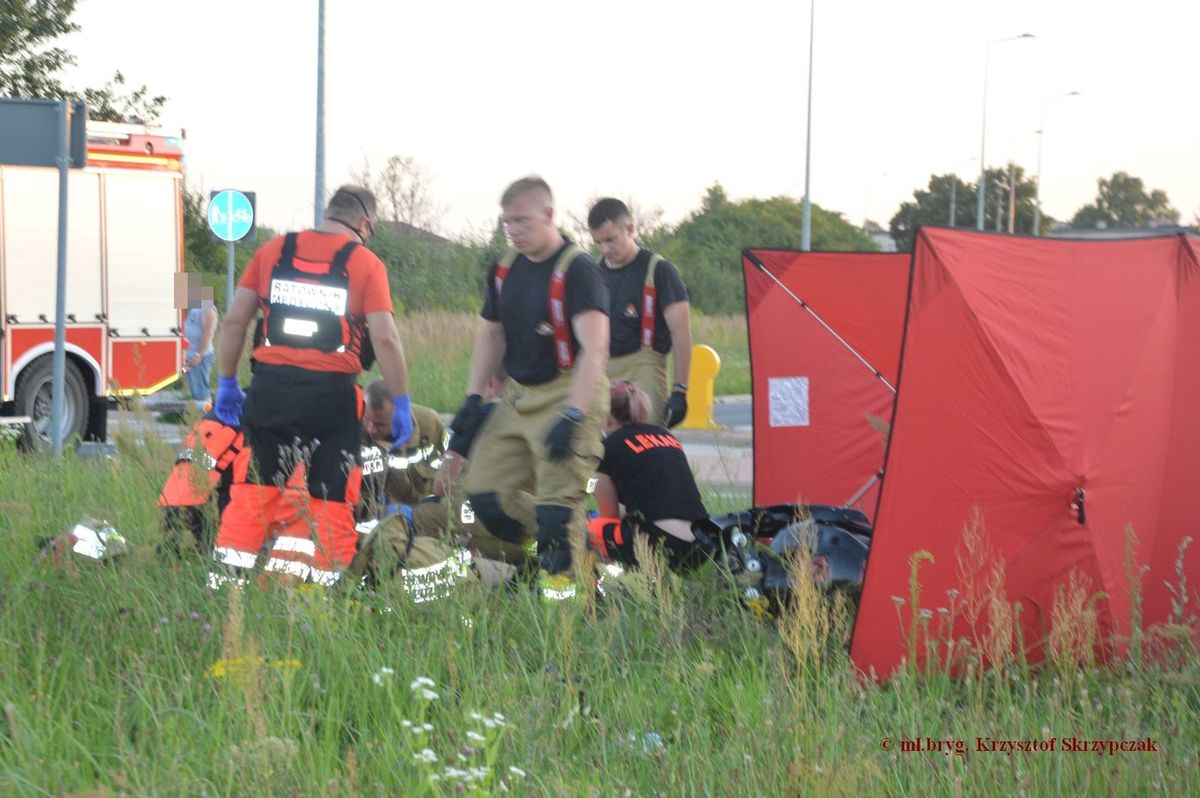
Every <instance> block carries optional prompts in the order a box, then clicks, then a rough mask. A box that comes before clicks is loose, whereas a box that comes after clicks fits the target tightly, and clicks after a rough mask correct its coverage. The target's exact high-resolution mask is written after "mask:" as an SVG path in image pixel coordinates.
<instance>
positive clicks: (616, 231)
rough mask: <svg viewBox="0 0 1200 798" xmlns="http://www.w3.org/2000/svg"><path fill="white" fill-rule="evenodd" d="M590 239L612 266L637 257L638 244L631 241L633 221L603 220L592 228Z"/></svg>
mask: <svg viewBox="0 0 1200 798" xmlns="http://www.w3.org/2000/svg"><path fill="white" fill-rule="evenodd" d="M592 240H593V241H595V242H596V246H598V247H599V248H600V254H601V255H603V256H604V259H605V260H606V261H608V262H609V264H611V265H613V266H618V267H620V266H626V265H628V264H629V263H631V262H632V261H633V259H634V258H636V257H637V254H638V246H637V244H635V243H634V241H633V222H625V223H624V224H617V223H615V222H605V223H604V224H602V225H600V226H599V227H597V228H596V229H594V230H592Z"/></svg>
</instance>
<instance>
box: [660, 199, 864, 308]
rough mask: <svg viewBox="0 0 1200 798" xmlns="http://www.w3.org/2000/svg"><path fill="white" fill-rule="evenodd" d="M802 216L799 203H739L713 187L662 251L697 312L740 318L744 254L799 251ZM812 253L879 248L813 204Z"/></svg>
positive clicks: (761, 201)
mask: <svg viewBox="0 0 1200 798" xmlns="http://www.w3.org/2000/svg"><path fill="white" fill-rule="evenodd" d="M803 215H804V211H803V207H802V205H801V203H800V201H799V200H794V199H791V198H789V197H773V198H771V199H765V200H763V199H751V200H744V201H741V202H735V201H733V200H731V199H729V197H728V196H727V195H726V194H725V190H724V189H723V188H721V186H720V184H714V185H713V186H711V187H710V188H709V189H708V191H707V192H706V193H705V197H704V199H703V200H702V203H701V209H700V210H699V211H697V212H696V213H694V214H693V215H692V216H691V217H690V218H689V219H687V220H686V221H684V222H683V223H682V224H680V225H679V226H678V227H677V228H676V229H675V231H674V233H673V234H672V235H671V236H670V237H669V238H668V239H666V241H664V242H663V244H662V246H661V248H660V250H659V251H660V252H661V253H662V255H663V256H664V257H666V258H667V259H668V260H670V261H671V262H672V263H674V264H675V265H676V266H677V267H678V268H679V271H680V273H681V274H682V275H683V278H684V281H685V282H686V283H687V286H688V294H689V296H690V299H691V303H692V306H693V307H695V308H698V309H699V310H702V311H704V312H705V313H741V312H743V311H744V310H745V300H744V298H743V297H744V287H743V284H742V270H741V268H740V264H741V260H742V258H741V253H742V249H743V248H745V247H747V246H758V247H780V248H789V249H799V248H800V243H801V242H800V238H801V235H800V233H801V226H802V224H803ZM812 248H813V249H817V250H874V249H875V248H876V247H875V244H874V242H872V241H871V239H870V238H868V237H867V236H866V235H865V234H864V233H863V232H862V230H860V229H858V228H857V227H855V226H854V225H852V224H850V223H849V222H847V221H846V220H845V219H843V218H842V216H841V214H838V213H833V212H831V211H827V210H824V209H823V208H820V207H819V206H817V205H813V206H812Z"/></svg>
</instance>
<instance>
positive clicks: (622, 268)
mask: <svg viewBox="0 0 1200 798" xmlns="http://www.w3.org/2000/svg"><path fill="white" fill-rule="evenodd" d="M588 227H589V228H590V229H591V232H592V240H593V241H594V242H595V243H596V246H598V247H599V248H600V254H601V255H602V256H603V258H602V259H601V261H600V266H601V270H602V271H603V273H604V275H605V277H607V278H608V291H609V296H610V305H609V331H610V332H609V334H610V338H609V345H608V348H609V361H608V376H609V377H610V378H611V379H614V380H616V379H626V380H630V381H631V382H633V383H634V384H635V385H637V386H638V387H639V388H641V389H642V390H643V391H645V392H646V395H647V396H649V397H650V419H651V420H652V421H654V422H655V423H662V424H663V425H664V426H666V427H674V426H675V425H676V424H678V423H679V422H681V421H683V417H684V416H686V415H687V387H688V386H687V383H688V371H689V370H690V369H691V364H692V327H691V306H690V305H689V304H688V295H687V288H686V287H685V286H684V284H683V280H682V279H681V278H680V276H679V271H678V270H677V269H676V268H675V267H674V266H672V265H671V263H670V262H669V261H666V260H663V259H662V257H661V256H659V255H656V254H654V253H653V252H651V251H650V250H648V249H646V248H644V247H639V246H638V244H637V242H636V241H634V238H633V237H634V235H635V234H636V232H637V230H636V228H635V226H634V223H633V217H632V216H631V215H630V213H629V208H628V207H626V205H625V203H624V202H621V200H619V199H613V198H612V197H606V198H605V199H602V200H600V201H599V202H597V203H596V204H595V205H593V206H592V209H591V210H590V211H589V212H588ZM668 352H674V361H675V384H674V385H673V386H672V387H671V389H670V391H669V392H668V390H667V382H668V379H667V353H668Z"/></svg>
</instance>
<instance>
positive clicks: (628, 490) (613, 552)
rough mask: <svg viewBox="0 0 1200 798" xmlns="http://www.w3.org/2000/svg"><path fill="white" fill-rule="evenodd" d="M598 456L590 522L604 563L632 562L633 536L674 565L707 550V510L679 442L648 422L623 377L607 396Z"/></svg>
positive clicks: (640, 398) (641, 399)
mask: <svg viewBox="0 0 1200 798" xmlns="http://www.w3.org/2000/svg"><path fill="white" fill-rule="evenodd" d="M610 399H611V404H610V410H609V416H608V421H607V424H606V427H605V431H606V432H607V433H608V434H607V436H606V437H605V439H604V458H603V459H602V460H601V461H600V466H599V468H598V469H597V471H598V472H599V473H598V480H597V483H596V502H597V504H598V505H599V508H600V517H599V518H594V519H592V521H591V522H590V523H589V530H590V537H591V541H592V544H593V546H595V548H597V549H598V550H599V551H600V553H601V554H602V555H604V556H605V557H607V558H608V559H610V560H615V561H617V562H621V563H625V564H628V565H634V564H636V559H635V557H634V554H633V540H634V537H635V536H636V535H638V534H644V535H646V536H647V537H648V538H649V542H650V543H651V545H661V546H662V547H663V548H664V549H665V550H666V554H667V561H668V564H669V565H670V566H671V568H673V569H686V568H688V567H691V566H694V565H698V564H699V563H700V562H702V561H703V559H704V554H705V553H706V552H707V551H709V550H711V549H712V546H713V543H712V540H713V537H712V530H714V529H715V526H714V525H713V524H712V522H711V521H709V520H708V512H707V511H706V510H705V509H704V503H703V502H702V501H701V499H700V491H699V489H698V488H697V487H696V479H695V477H694V476H693V475H692V469H691V466H690V465H689V464H688V461H687V456H686V455H685V454H684V452H683V445H682V444H681V443H680V442H679V439H678V438H676V437H675V436H674V435H672V434H671V432H670V431H669V430H667V429H666V428H665V427H660V426H657V425H654V424H647V423H646V419H647V418H648V417H649V415H650V399H649V397H648V396H647V395H646V393H645V392H644V391H642V390H641V389H640V388H638V387H637V386H636V385H634V384H633V383H632V382H630V381H628V380H616V381H614V382H613V384H612V388H611V393H610Z"/></svg>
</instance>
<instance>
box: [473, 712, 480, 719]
mask: <svg viewBox="0 0 1200 798" xmlns="http://www.w3.org/2000/svg"><path fill="white" fill-rule="evenodd" d="M471 720H483V715H480V714H479V713H478V712H472V713H471Z"/></svg>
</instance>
